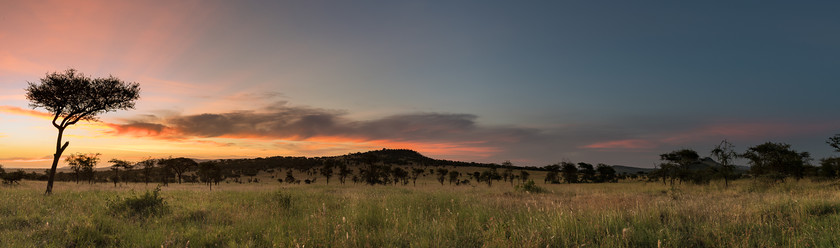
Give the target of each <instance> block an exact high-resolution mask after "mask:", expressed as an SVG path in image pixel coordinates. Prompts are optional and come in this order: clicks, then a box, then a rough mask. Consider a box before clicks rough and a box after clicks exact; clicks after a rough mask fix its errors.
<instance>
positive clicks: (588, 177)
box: [578, 162, 595, 183]
mask: <svg viewBox="0 0 840 248" xmlns="http://www.w3.org/2000/svg"><path fill="white" fill-rule="evenodd" d="M578 172H580V175H581V179H582V180H583V181H584V182H590V183H591V182H595V167H594V166H592V164H587V163H583V162H580V163H578Z"/></svg>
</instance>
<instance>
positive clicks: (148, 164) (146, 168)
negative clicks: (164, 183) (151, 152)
mask: <svg viewBox="0 0 840 248" xmlns="http://www.w3.org/2000/svg"><path fill="white" fill-rule="evenodd" d="M156 163H157V160H154V159H151V158H147V159H145V160H143V161H140V162H138V163H137V166H139V167H140V168H141V169H143V182H145V183H146V185H149V179H150V178H151V177H152V172H153V171H154V168H155V164H156Z"/></svg>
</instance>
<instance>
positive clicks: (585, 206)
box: [0, 175, 840, 247]
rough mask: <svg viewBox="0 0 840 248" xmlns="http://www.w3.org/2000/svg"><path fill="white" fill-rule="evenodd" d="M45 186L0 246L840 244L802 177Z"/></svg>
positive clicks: (821, 193) (14, 198) (833, 205)
mask: <svg viewBox="0 0 840 248" xmlns="http://www.w3.org/2000/svg"><path fill="white" fill-rule="evenodd" d="M535 178H540V175H535ZM44 185H45V182H42V181H26V180H24V181H23V182H21V183H20V184H19V185H12V186H9V185H4V186H2V187H0V247H840V235H838V233H840V185H838V184H837V183H833V182H821V181H811V180H807V179H803V180H799V181H796V180H788V181H786V182H783V183H774V184H765V183H762V181H760V180H758V181H756V180H751V179H742V180H737V181H734V182H732V183H731V184H730V185H729V187H724V185H723V182H715V181H713V182H712V183H711V184H708V185H693V184H682V185H680V184H677V185H673V186H671V185H665V184H663V183H661V182H658V183H657V182H644V181H635V180H622V181H619V182H617V183H588V184H543V183H541V182H537V183H536V184H535V185H531V187H523V185H522V183H521V182H514V183H508V182H498V183H494V184H493V185H492V186H488V185H486V184H473V185H466V186H465V185H460V186H456V185H450V184H448V183H444V184H440V183H438V181H436V180H434V179H431V178H421V179H420V180H418V181H417V184H416V186H415V185H412V184H408V185H399V186H397V185H394V186H381V185H375V186H371V185H364V184H352V183H346V184H343V185H342V184H339V183H338V182H335V181H333V182H331V183H329V184H326V183H325V182H322V181H319V182H317V183H315V184H281V183H277V182H272V181H271V180H263V181H262V182H259V183H245V184H237V183H224V182H223V183H220V184H219V185H217V186H214V187H213V188H212V190H210V189H209V188H208V187H207V185H205V184H198V183H184V184H175V183H173V184H169V186H165V187H160V186H158V185H155V184H148V185H147V184H144V183H124V184H119V185H117V186H114V185H112V184H106V183H99V184H87V183H75V182H57V183H56V186H55V189H56V190H55V192H54V193H53V194H52V195H50V196H45V195H44V194H43V188H44ZM539 189H542V190H544V192H538V191H539Z"/></svg>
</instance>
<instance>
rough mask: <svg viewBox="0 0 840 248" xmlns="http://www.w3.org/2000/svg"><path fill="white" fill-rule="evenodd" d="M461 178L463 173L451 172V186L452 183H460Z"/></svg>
mask: <svg viewBox="0 0 840 248" xmlns="http://www.w3.org/2000/svg"><path fill="white" fill-rule="evenodd" d="M459 176H461V173H460V172H458V171H456V170H451V171H449V185H452V183H456V182H458V177H459Z"/></svg>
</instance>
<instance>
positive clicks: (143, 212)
mask: <svg viewBox="0 0 840 248" xmlns="http://www.w3.org/2000/svg"><path fill="white" fill-rule="evenodd" d="M108 208H109V209H110V210H111V211H112V212H114V213H117V214H126V215H129V216H139V217H147V216H152V215H158V214H162V213H164V212H165V211H166V210H167V205H166V201H164V200H163V198H162V197H160V187H157V188H155V190H153V191H146V193H145V194H143V195H133V196H130V197H127V198H121V197H117V198H116V199H114V200H111V201H109V202H108Z"/></svg>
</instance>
